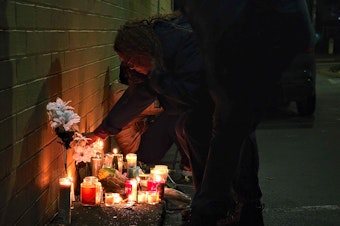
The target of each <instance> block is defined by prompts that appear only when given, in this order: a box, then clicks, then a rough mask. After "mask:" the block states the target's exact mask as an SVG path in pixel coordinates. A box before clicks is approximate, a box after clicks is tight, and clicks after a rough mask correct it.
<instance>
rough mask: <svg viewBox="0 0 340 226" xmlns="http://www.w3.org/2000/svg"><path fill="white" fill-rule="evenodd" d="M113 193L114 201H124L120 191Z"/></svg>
mask: <svg viewBox="0 0 340 226" xmlns="http://www.w3.org/2000/svg"><path fill="white" fill-rule="evenodd" d="M112 194H113V202H114V203H120V202H121V201H122V197H120V194H119V193H112Z"/></svg>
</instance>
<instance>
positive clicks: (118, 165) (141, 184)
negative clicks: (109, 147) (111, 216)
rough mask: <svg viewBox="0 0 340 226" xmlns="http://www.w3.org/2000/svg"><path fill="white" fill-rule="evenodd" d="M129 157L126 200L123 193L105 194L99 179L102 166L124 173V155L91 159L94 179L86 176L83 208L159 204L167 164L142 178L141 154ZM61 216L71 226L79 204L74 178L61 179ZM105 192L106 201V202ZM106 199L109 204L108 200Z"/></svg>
mask: <svg viewBox="0 0 340 226" xmlns="http://www.w3.org/2000/svg"><path fill="white" fill-rule="evenodd" d="M125 158H126V173H127V177H128V180H127V181H126V183H125V196H126V197H127V198H126V199H123V198H122V196H121V195H120V194H119V193H109V192H107V193H105V192H104V191H103V188H102V185H101V183H100V182H99V179H98V177H97V176H98V171H99V170H100V169H101V168H102V167H107V168H115V169H116V170H118V171H119V172H120V173H123V165H124V162H123V155H122V154H119V153H118V149H117V148H114V149H113V151H112V153H107V154H105V156H104V159H102V158H101V157H100V156H98V157H93V158H92V159H91V166H92V176H88V177H85V178H84V179H83V182H82V183H81V186H80V202H81V204H82V205H83V206H95V205H100V204H101V203H103V202H105V205H106V206H113V205H115V204H119V203H122V202H124V201H127V202H128V203H148V204H156V203H158V202H160V201H161V200H162V199H163V197H164V187H165V182H166V180H167V177H168V167H167V166H166V165H156V166H155V167H154V168H152V169H151V170H150V174H143V173H142V174H141V175H139V172H140V168H139V167H138V166H137V155H136V154H134V153H129V154H127V155H126V156H125ZM59 190H60V193H59V215H60V216H61V218H62V219H63V222H64V223H66V224H70V223H71V208H70V207H71V206H72V201H75V198H74V191H73V182H72V178H70V177H65V178H60V179H59ZM103 193H104V195H105V196H104V197H105V199H103ZM104 200H105V201H104Z"/></svg>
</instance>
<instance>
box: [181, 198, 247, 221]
mask: <svg viewBox="0 0 340 226" xmlns="http://www.w3.org/2000/svg"><path fill="white" fill-rule="evenodd" d="M241 209H242V205H241V203H237V204H235V206H234V208H233V209H232V210H231V211H229V213H228V214H227V216H226V217H225V218H222V219H221V218H220V217H218V216H215V215H208V214H202V213H201V214H200V213H196V214H195V213H192V211H191V210H190V209H187V210H183V211H182V212H181V215H182V221H183V224H181V226H238V225H239V221H240V214H241ZM250 225H251V224H250ZM250 225H248V226H250Z"/></svg>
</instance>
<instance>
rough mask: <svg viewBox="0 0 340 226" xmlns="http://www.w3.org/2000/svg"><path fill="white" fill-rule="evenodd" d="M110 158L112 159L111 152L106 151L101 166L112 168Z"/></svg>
mask: <svg viewBox="0 0 340 226" xmlns="http://www.w3.org/2000/svg"><path fill="white" fill-rule="evenodd" d="M112 160H113V154H111V153H106V154H105V156H104V164H103V167H106V168H112Z"/></svg>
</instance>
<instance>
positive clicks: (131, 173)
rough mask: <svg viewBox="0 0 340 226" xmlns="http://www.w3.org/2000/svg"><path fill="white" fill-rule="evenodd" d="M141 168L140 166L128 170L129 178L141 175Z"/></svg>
mask: <svg viewBox="0 0 340 226" xmlns="http://www.w3.org/2000/svg"><path fill="white" fill-rule="evenodd" d="M139 169H140V167H139V166H136V167H132V168H129V169H128V172H127V174H128V178H136V177H138V176H139Z"/></svg>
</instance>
